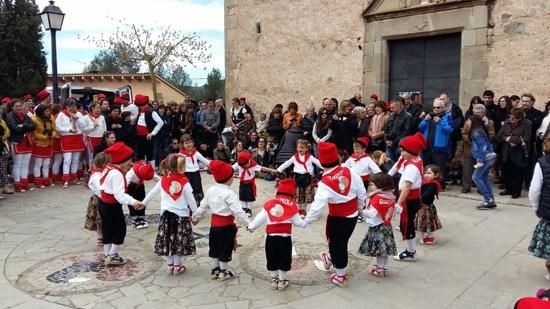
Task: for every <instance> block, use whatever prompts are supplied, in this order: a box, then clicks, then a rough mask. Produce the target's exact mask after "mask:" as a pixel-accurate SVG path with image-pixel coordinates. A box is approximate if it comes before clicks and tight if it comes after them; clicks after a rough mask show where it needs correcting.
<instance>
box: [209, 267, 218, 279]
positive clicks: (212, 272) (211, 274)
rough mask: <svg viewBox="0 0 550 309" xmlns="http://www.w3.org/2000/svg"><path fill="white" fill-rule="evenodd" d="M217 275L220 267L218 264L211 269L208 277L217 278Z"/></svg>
mask: <svg viewBox="0 0 550 309" xmlns="http://www.w3.org/2000/svg"><path fill="white" fill-rule="evenodd" d="M219 275H220V267H219V266H218V267H216V268H214V269H212V271H211V272H210V278H211V279H218V276H219Z"/></svg>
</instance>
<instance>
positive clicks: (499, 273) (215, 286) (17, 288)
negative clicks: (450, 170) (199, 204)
mask: <svg viewBox="0 0 550 309" xmlns="http://www.w3.org/2000/svg"><path fill="white" fill-rule="evenodd" d="M211 183H212V181H211V178H210V176H209V175H207V174H203V184H204V187H205V190H206V189H207V188H208V187H209V186H210V185H211ZM237 186H238V184H237V183H236V182H235V183H234V184H233V188H234V189H235V190H237ZM147 187H148V188H151V187H152V183H147ZM258 187H259V190H258V192H259V197H258V202H257V203H255V209H258V207H259V205H260V203H261V201H264V200H265V199H267V198H269V197H270V196H271V195H272V194H273V193H274V191H275V189H274V187H273V183H272V182H265V181H258ZM450 193H452V190H451V192H450ZM469 195H472V196H473V195H474V194H469ZM88 196H89V192H88V191H86V190H85V189H84V188H83V187H70V188H69V189H65V190H63V189H61V188H49V189H46V190H35V191H33V192H28V193H26V194H16V195H11V196H8V197H7V199H6V200H3V201H0V267H1V268H2V269H3V272H2V275H0V308H63V307H71V308H176V307H177V308H304V306H306V307H312V306H317V307H319V308H340V307H342V306H346V307H347V306H353V307H357V308H404V307H407V308H511V306H512V304H513V303H514V302H515V300H516V299H517V298H518V297H520V296H524V295H532V294H533V293H534V292H535V291H536V289H538V288H540V287H549V285H550V284H549V282H548V281H546V280H545V279H544V277H543V275H544V266H543V262H542V261H541V260H539V259H537V258H534V257H532V256H531V255H530V254H529V253H528V252H527V249H526V248H527V246H528V244H529V241H530V237H531V233H532V231H533V228H534V226H535V224H536V221H537V219H536V217H535V216H534V214H533V211H532V210H531V209H530V208H527V207H513V206H510V205H507V204H505V203H500V204H499V207H498V208H497V210H495V211H487V212H480V211H477V210H475V205H477V204H478V202H477V201H475V200H472V199H468V198H463V197H461V196H460V195H455V196H459V198H456V197H451V196H442V197H441V199H440V200H439V201H438V205H437V207H438V213H439V215H440V218H441V221H442V223H443V226H444V227H443V229H442V230H440V231H437V233H436V238H437V244H436V245H434V246H422V245H419V247H418V254H417V257H418V259H417V261H416V262H413V263H399V262H395V261H393V260H390V263H389V276H388V277H387V278H382V279H381V278H375V277H372V276H370V275H369V274H368V269H369V268H368V265H369V264H370V262H371V259H370V258H369V257H363V256H357V255H356V252H357V248H358V246H359V244H360V242H361V240H362V238H363V237H364V235H365V233H366V231H367V229H368V227H367V225H366V224H358V225H357V227H356V230H355V232H354V234H353V236H352V238H351V239H350V246H349V248H350V249H349V250H350V253H351V267H350V268H351V269H350V275H351V279H350V284H349V286H348V287H347V288H345V289H341V288H335V287H334V286H333V285H331V284H330V283H328V282H327V281H326V277H327V276H328V273H323V272H320V271H318V270H317V269H314V268H312V267H311V263H312V261H313V259H314V258H315V257H316V255H317V253H318V251H319V250H322V249H324V248H326V243H325V236H324V219H322V220H320V222H316V223H315V224H314V225H313V226H312V228H311V229H308V230H303V229H299V228H297V229H295V232H294V235H293V240H294V243H295V247H296V252H297V253H298V255H297V257H295V260H294V264H295V269H294V270H293V271H291V272H290V274H289V275H290V278H291V280H292V282H293V284H291V286H290V287H289V288H288V290H287V291H284V292H279V291H272V290H271V289H270V286H269V282H268V279H269V274H268V272H267V270H265V257H264V255H263V250H264V249H263V242H264V239H265V238H264V237H265V233H264V231H263V230H262V229H259V230H258V231H256V232H254V233H248V232H246V231H245V230H244V229H243V228H240V229H239V232H238V243H239V245H240V247H239V248H238V249H237V252H236V254H235V255H234V260H233V261H232V262H231V265H232V267H233V268H234V269H235V271H236V273H237V278H236V279H234V280H231V281H227V282H218V281H213V280H210V279H209V274H210V261H209V258H208V239H207V237H208V224H209V220H208V219H207V218H205V220H203V221H201V222H200V223H199V225H197V226H194V227H193V229H194V232H195V233H196V234H195V238H196V244H197V251H198V252H197V255H195V256H192V257H189V258H187V259H186V261H185V264H186V265H187V267H188V271H187V272H186V273H184V274H182V275H180V276H168V275H167V274H166V272H165V268H164V264H163V260H162V259H161V258H160V257H158V256H156V255H154V254H153V252H152V251H153V244H154V238H155V236H156V229H157V224H155V222H157V221H156V218H158V211H159V205H158V202H154V203H152V205H150V206H149V207H148V208H147V214H148V215H149V216H150V217H149V218H150V221H151V222H150V227H149V228H148V229H144V230H134V229H132V228H129V229H128V236H127V239H126V243H125V245H124V247H123V249H122V251H121V254H122V255H123V256H125V257H127V258H128V259H129V260H132V261H135V264H130V265H128V267H127V268H131V271H130V272H131V274H128V269H126V270H124V268H121V270H120V273H118V274H117V275H111V276H103V277H101V276H100V277H99V278H100V279H102V280H104V281H102V280H99V279H98V278H97V277H93V276H98V274H99V273H100V272H101V271H103V269H99V268H101V267H99V268H98V269H96V270H98V271H96V272H94V271H90V269H89V268H86V267H88V266H89V264H86V263H88V262H89V259H91V258H93V257H95V256H98V255H101V251H102V250H101V247H98V246H97V245H96V244H95V239H94V233H92V232H89V231H85V230H83V228H82V226H83V223H84V214H85V212H86V205H87V204H86V203H87V199H88ZM520 200H521V199H520ZM395 237H396V242H397V244H398V247H399V249H402V248H403V243H402V241H400V236H399V233H398V231H395ZM82 261H88V262H86V263H82ZM75 263H76V266H74V264H75ZM83 264H85V265H84V266H83ZM86 265H87V266H86ZM70 267H73V268H71V271H72V272H71V271H66V270H67V268H70ZM64 270H65V273H64V272H63V271H64ZM76 270H78V271H76ZM54 273H55V274H58V275H59V274H64V275H66V277H63V276H60V277H59V278H65V279H67V278H68V277H70V276H72V277H71V278H72V279H74V278H80V277H82V278H90V280H87V281H84V282H73V283H71V284H73V286H71V284H68V283H66V282H65V281H66V280H61V281H62V282H60V283H55V282H51V281H48V280H47V277H48V276H49V275H51V274H54ZM75 274H76V276H75ZM69 275H70V276H69ZM92 277H93V278H92ZM78 280H83V279H81V278H80V279H78ZM78 280H77V281H78ZM76 286H78V288H75V287H76Z"/></svg>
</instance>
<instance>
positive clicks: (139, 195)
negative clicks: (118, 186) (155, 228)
mask: <svg viewBox="0 0 550 309" xmlns="http://www.w3.org/2000/svg"><path fill="white" fill-rule="evenodd" d="M127 192H128V195H130V196H131V197H133V198H135V199H136V200H138V201H143V199H144V198H145V186H144V185H143V184H142V185H139V184H137V183H134V182H130V183H129V184H128V190H127ZM128 212H129V213H130V217H138V216H140V217H142V216H145V208H143V209H140V210H136V209H134V206H132V205H128Z"/></svg>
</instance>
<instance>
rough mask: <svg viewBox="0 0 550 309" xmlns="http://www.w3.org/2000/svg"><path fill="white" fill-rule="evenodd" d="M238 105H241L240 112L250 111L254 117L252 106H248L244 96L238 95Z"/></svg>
mask: <svg viewBox="0 0 550 309" xmlns="http://www.w3.org/2000/svg"><path fill="white" fill-rule="evenodd" d="M239 106H240V107H241V109H242V112H244V113H250V114H251V115H252V117H254V113H253V112H252V108H250V106H249V105H248V103H247V102H246V98H245V97H240V99H239Z"/></svg>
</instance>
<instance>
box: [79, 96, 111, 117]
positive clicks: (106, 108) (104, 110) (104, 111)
mask: <svg viewBox="0 0 550 309" xmlns="http://www.w3.org/2000/svg"><path fill="white" fill-rule="evenodd" d="M93 102H99V104H100V112H101V115H103V117H104V118H107V117H109V114H110V113H111V105H110V104H109V101H108V100H107V98H103V99H101V101H93ZM93 102H92V103H93ZM90 106H91V104H90ZM90 106H87V107H84V108H85V109H86V110H88V111H91V109H90Z"/></svg>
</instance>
